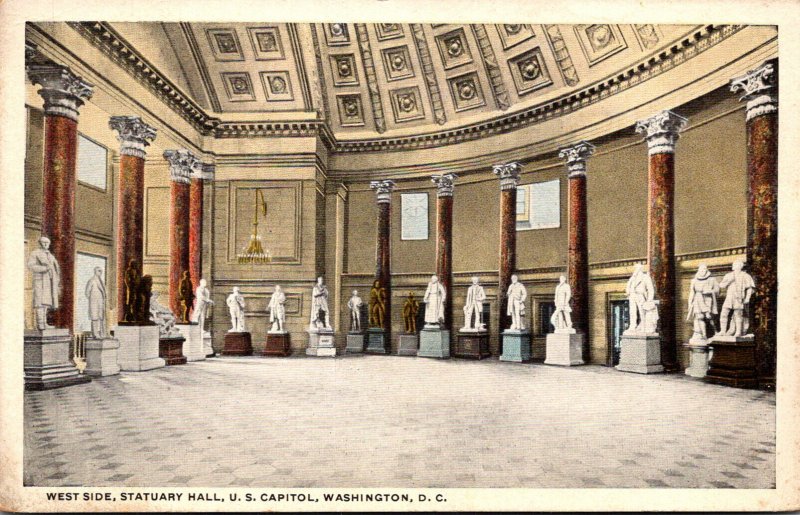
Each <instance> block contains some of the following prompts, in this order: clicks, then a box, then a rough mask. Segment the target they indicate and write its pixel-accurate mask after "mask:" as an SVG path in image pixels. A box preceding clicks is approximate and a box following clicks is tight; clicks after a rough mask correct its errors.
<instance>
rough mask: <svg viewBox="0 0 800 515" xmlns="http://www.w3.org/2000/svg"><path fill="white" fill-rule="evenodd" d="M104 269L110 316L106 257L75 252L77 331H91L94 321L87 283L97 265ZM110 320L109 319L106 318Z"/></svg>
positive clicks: (75, 318)
mask: <svg viewBox="0 0 800 515" xmlns="http://www.w3.org/2000/svg"><path fill="white" fill-rule="evenodd" d="M98 266H99V267H100V268H101V269H102V270H103V275H102V278H103V284H104V285H105V286H106V316H108V307H109V299H108V281H107V280H106V258H104V257H103V256H96V255H94V254H84V253H83V252H77V253H76V254H75V287H74V290H75V311H74V314H73V317H74V318H73V321H74V325H75V332H81V331H91V330H92V321H91V320H89V299H87V298H86V283H87V282H89V279H91V278H92V276H93V275H94V269H95V267H98ZM106 322H108V320H106Z"/></svg>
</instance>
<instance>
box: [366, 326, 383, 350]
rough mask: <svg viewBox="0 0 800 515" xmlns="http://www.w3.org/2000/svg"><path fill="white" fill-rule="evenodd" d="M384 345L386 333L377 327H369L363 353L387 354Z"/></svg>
mask: <svg viewBox="0 0 800 515" xmlns="http://www.w3.org/2000/svg"><path fill="white" fill-rule="evenodd" d="M386 343H387V341H386V332H385V331H384V330H383V329H381V328H378V327H370V328H369V329H367V348H366V349H365V350H364V352H366V353H368V354H387V352H386Z"/></svg>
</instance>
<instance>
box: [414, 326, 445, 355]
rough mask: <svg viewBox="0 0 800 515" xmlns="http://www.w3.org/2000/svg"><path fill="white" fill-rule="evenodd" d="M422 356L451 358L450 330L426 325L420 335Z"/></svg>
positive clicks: (418, 353) (418, 352)
mask: <svg viewBox="0 0 800 515" xmlns="http://www.w3.org/2000/svg"><path fill="white" fill-rule="evenodd" d="M417 356H419V357H420V358H439V359H444V358H449V357H450V331H449V330H447V329H438V328H435V327H425V328H424V329H423V330H422V332H420V335H419V350H418V351H417Z"/></svg>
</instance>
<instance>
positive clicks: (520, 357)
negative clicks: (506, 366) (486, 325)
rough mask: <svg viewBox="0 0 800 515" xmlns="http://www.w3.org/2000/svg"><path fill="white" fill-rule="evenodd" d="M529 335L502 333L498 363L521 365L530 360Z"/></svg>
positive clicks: (511, 332) (525, 333)
mask: <svg viewBox="0 0 800 515" xmlns="http://www.w3.org/2000/svg"><path fill="white" fill-rule="evenodd" d="M531 357H532V356H531V335H530V333H527V332H524V333H523V332H519V331H508V330H506V331H503V354H501V355H500V361H513V362H515V363H522V362H524V361H530V360H531Z"/></svg>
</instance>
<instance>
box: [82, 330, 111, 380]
mask: <svg viewBox="0 0 800 515" xmlns="http://www.w3.org/2000/svg"><path fill="white" fill-rule="evenodd" d="M84 348H85V349H86V370H84V373H85V374H86V375H90V376H113V375H117V374H119V340H117V339H115V338H103V339H102V340H95V339H90V340H86V343H85V347H84Z"/></svg>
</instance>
